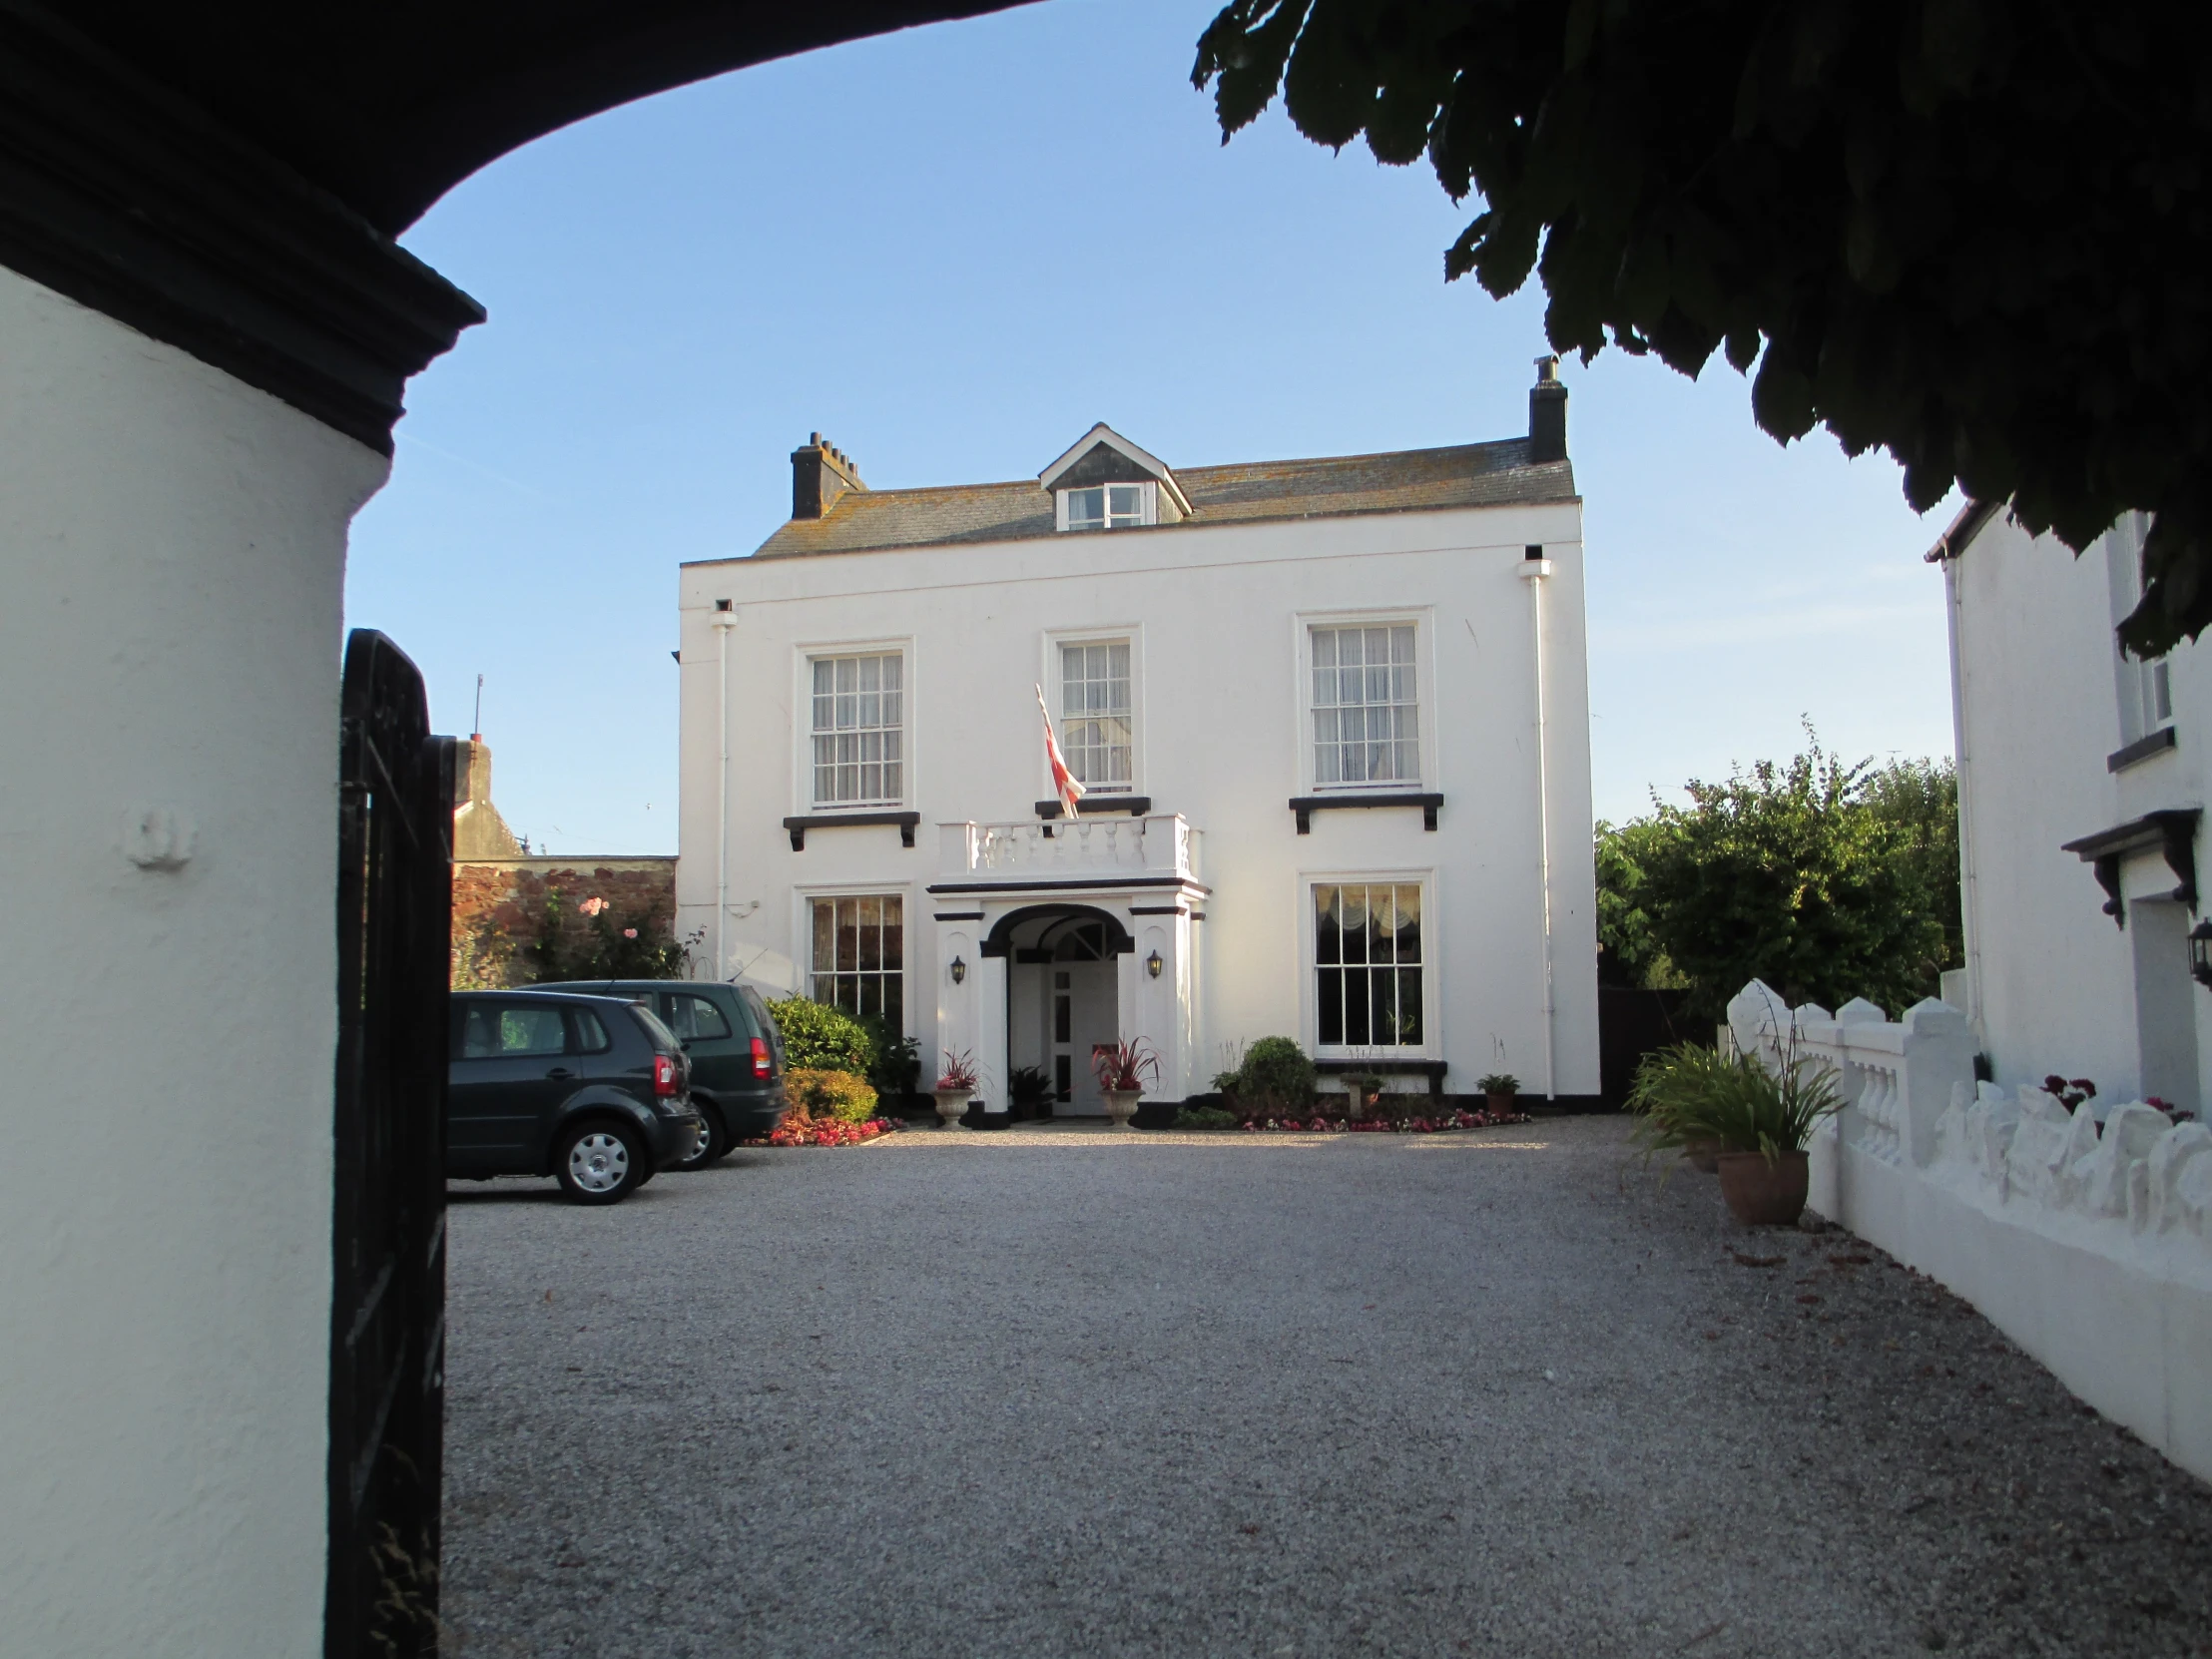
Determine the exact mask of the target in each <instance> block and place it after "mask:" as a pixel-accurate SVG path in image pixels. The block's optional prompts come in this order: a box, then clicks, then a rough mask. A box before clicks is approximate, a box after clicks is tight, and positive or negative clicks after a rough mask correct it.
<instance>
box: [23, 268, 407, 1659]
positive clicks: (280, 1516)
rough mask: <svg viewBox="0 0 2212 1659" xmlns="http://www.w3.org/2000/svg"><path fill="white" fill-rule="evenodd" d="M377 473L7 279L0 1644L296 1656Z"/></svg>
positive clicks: (301, 426)
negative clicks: (344, 829) (347, 607)
mask: <svg viewBox="0 0 2212 1659" xmlns="http://www.w3.org/2000/svg"><path fill="white" fill-rule="evenodd" d="M387 465H388V463H387V462H386V461H385V460H384V458H383V457H382V456H380V455H377V454H374V453H373V452H371V451H370V450H368V449H366V448H364V447H362V446H361V445H359V444H356V443H354V442H353V441H351V440H350V439H347V438H343V437H340V436H338V435H336V434H335V433H333V432H332V431H330V430H329V429H328V428H326V427H324V426H322V425H320V424H319V423H318V422H316V421H314V420H312V419H310V418H309V417H307V416H306V415H303V414H301V413H299V412H297V411H296V410H294V409H292V408H290V407H288V406H286V405H285V404H283V403H280V402H278V401H277V399H275V398H273V397H269V396H267V395H265V394H263V393H261V392H258V391H255V390H252V389H250V388H249V387H247V386H245V385H244V384H242V383H241V382H239V381H236V380H234V379H232V378H230V377H229V376H228V375H225V374H223V373H222V372H220V371H219V370H217V369H214V368H211V367H209V366H207V365H206V364H204V363H202V362H200V361H198V360H197V359H195V358H193V357H190V356H188V355H186V354H185V353H184V352H182V351H178V350H176V349H173V348H172V347H170V346H167V345H163V344H159V343H157V342H155V341H153V340H150V339H148V338H146V337H145V336H143V335H141V334H138V333H135V332H133V331H132V330H131V329H129V328H126V327H124V326H123V325H121V324H120V323H117V322H115V321H113V320H111V319H109V318H108V317H106V316H103V315H101V314H99V313H98V312H95V311H92V310H88V309H86V308H85V307H83V306H80V305H78V304H76V303H74V302H72V301H70V300H68V299H64V298H61V297H59V296H58V295H56V294H54V293H52V292H51V291H49V290H47V289H45V288H42V287H40V286H39V285H37V284H36V283H33V282H30V281H28V280H26V279H25V278H23V277H18V276H16V275H15V274H13V273H11V272H7V271H0V572H4V573H5V578H6V585H5V590H4V596H0V779H5V780H6V783H5V785H4V786H0V871H4V875H5V880H4V886H0V1054H4V1055H5V1056H6V1061H7V1063H6V1068H5V1074H4V1075H5V1082H4V1084H0V1087H4V1089H5V1093H4V1094H0V1142H4V1143H5V1145H6V1148H7V1154H6V1158H7V1167H8V1180H7V1186H6V1199H5V1202H4V1203H0V1261H4V1262H5V1263H6V1265H7V1266H6V1271H5V1272H4V1273H0V1610H4V1611H0V1652H5V1653H7V1654H9V1655H15V1654H23V1655H38V1656H39V1659H74V1656H86V1659H91V1656H100V1659H108V1656H112V1655H117V1654H131V1655H134V1656H140V1659H143V1656H151V1655H169V1654H174V1655H179V1656H185V1655H190V1656H194V1659H204V1656H207V1655H215V1654H223V1655H237V1656H241V1659H244V1656H248V1655H269V1654H282V1655H298V1656H301V1659H304V1656H307V1655H310V1654H316V1653H319V1652H320V1651H321V1612H322V1591H323V1570H324V1531H325V1517H324V1500H323V1493H324V1474H323V1469H324V1435H325V1413H326V1410H327V1385H326V1371H327V1349H328V1342H329V1280H330V1258H329V1231H330V1180H331V1166H330V1128H331V1124H330V1110H331V1107H330V1099H331V1060H332V1044H333V1041H334V1022H335V999H334V996H333V994H332V991H333V986H334V984H335V973H336V959H335V945H334V941H333V911H332V902H333V901H332V892H333V885H332V870H333V860H334V849H335V841H336V808H335V799H336V796H335V784H336V762H337V691H338V648H339V628H340V609H339V595H340V584H341V579H342V576H343V569H344V557H345V536H346V525H347V522H348V520H349V519H350V518H351V517H352V515H353V513H354V511H355V510H356V509H357V508H358V507H359V506H360V504H361V503H362V502H363V501H365V500H366V499H367V498H368V496H369V495H370V494H371V493H373V492H374V490H375V489H376V488H377V487H378V485H379V484H381V482H382V481H383V478H384V475H385V471H386V468H387ZM188 852H189V856H184V854H186V853H188ZM134 854H135V858H134ZM180 859H181V861H180Z"/></svg>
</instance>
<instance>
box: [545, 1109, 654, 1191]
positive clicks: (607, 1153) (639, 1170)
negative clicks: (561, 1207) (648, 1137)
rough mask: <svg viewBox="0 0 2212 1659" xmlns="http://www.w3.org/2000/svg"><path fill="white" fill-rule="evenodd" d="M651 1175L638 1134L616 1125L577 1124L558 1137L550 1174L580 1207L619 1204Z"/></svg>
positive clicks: (599, 1123) (607, 1123) (609, 1123)
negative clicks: (559, 1138) (558, 1143)
mask: <svg viewBox="0 0 2212 1659" xmlns="http://www.w3.org/2000/svg"><path fill="white" fill-rule="evenodd" d="M650 1173H651V1170H650V1167H649V1164H648V1161H647V1158H646V1152H645V1146H644V1143H643V1142H642V1141H641V1140H640V1139H639V1138H638V1134H637V1131H636V1130H634V1129H626V1128H624V1127H623V1126H622V1125H621V1124H619V1123H613V1122H608V1121H601V1122H597V1123H585V1124H579V1125H577V1127H575V1128H574V1129H571V1130H570V1131H569V1132H568V1133H567V1134H565V1135H563V1136H562V1137H561V1141H560V1145H559V1146H558V1147H556V1148H555V1149H554V1153H553V1174H554V1176H555V1177H556V1178H557V1179H558V1180H559V1181H560V1183H561V1189H562V1191H564V1192H566V1193H567V1194H568V1196H569V1197H570V1198H572V1199H574V1200H575V1201H576V1202H577V1203H579V1204H619V1203H621V1202H622V1201H623V1200H624V1199H626V1198H628V1197H629V1196H630V1195H631V1194H632V1193H633V1192H635V1191H637V1189H638V1188H640V1187H642V1186H644V1185H645V1178H646V1177H647V1176H648V1175H649V1174H650Z"/></svg>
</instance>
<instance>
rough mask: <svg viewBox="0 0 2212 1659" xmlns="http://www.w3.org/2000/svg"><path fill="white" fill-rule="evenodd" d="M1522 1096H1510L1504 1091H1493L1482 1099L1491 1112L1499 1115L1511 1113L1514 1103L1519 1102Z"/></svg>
mask: <svg viewBox="0 0 2212 1659" xmlns="http://www.w3.org/2000/svg"><path fill="white" fill-rule="evenodd" d="M1519 1098H1520V1096H1518V1095H1516V1094H1508V1093H1507V1092H1506V1091H1505V1090H1503V1089H1492V1090H1491V1091H1490V1092H1489V1093H1488V1094H1486V1095H1484V1096H1483V1097H1482V1099H1483V1100H1484V1102H1485V1103H1487V1104H1488V1106H1489V1108H1490V1110H1491V1111H1493V1112H1498V1113H1505V1112H1510V1111H1511V1110H1512V1109H1513V1102H1514V1101H1516V1100H1518V1099H1519Z"/></svg>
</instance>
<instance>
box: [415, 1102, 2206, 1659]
mask: <svg viewBox="0 0 2212 1659" xmlns="http://www.w3.org/2000/svg"><path fill="white" fill-rule="evenodd" d="M450 1294H451V1309H450V1329H451V1338H450V1341H451V1359H450V1366H449V1382H448V1389H449V1392H448V1395H447V1399H448V1407H447V1409H448V1429H447V1454H446V1491H447V1517H446V1534H445V1538H446V1545H445V1548H446V1574H447V1579H446V1601H445V1606H446V1614H447V1618H448V1620H449V1622H450V1625H451V1629H452V1639H451V1641H450V1643H449V1646H448V1652H449V1654H451V1655H456V1656H463V1659H477V1656H487V1655H510V1654H513V1655H528V1656H531V1659H539V1656H546V1655H556V1654H590V1655H630V1654H635V1655H650V1656H661V1655H693V1654H696V1655H725V1654H730V1655H739V1654H743V1655H752V1654H794V1655H801V1654H806V1655H812V1654H865V1655H874V1654H883V1655H893V1654H895V1655H899V1656H901V1659H905V1656H925V1655H949V1656H962V1659H965V1656H970V1655H993V1654H1021V1655H1056V1654H1080V1655H1093V1654H1098V1655H1106V1654H1160V1655H1178V1656H1180V1655H1199V1654H1205V1655H1216V1654H1219V1655H1245V1654H1251V1655H1317V1656H1318V1655H1338V1654H1356V1653H1378V1654H1424V1655H1425V1654H1435V1655H1453V1654H1460V1653H1485V1654H1510V1655H1516V1656H1518V1655H1532V1656H1534V1655H1561V1656H1574V1659H1588V1656H1600V1655H1641V1654H1676V1653H1683V1654H1691V1655H1695V1656H1698V1659H1718V1656H1723V1655H1730V1656H1743V1659H1768V1656H1774V1655H1790V1656H1793V1659H1796V1656H1813V1655H1854V1656H1856V1655H1878V1654H1920V1653H1926V1652H1930V1651H1941V1652H1947V1653H1964V1654H1984V1655H1992V1656H1995V1655H2003V1656H2007V1659H2010V1656H2015V1655H2025V1654H2048V1655H2065V1656H2069V1659H2071V1656H2081V1655H2101V1654H2114V1655H2121V1654H2124V1655H2128V1656H2130V1659H2138V1656H2140V1659H2152V1656H2160V1655H2181V1654H2206V1655H2212V1490H2208V1488H2207V1487H2205V1486H2204V1485H2203V1484H2201V1483H2199V1482H2197V1481H2195V1480H2194V1479H2192V1478H2190V1477H2189V1476H2187V1475H2185V1474H2183V1473H2181V1472H2180V1471H2179V1470H2177V1469H2175V1468H2174V1467H2173V1466H2172V1465H2170V1464H2168V1463H2167V1462H2165V1461H2164V1459H2162V1458H2161V1457H2160V1456H2159V1455H2158V1454H2157V1453H2156V1452H2154V1451H2152V1450H2150V1449H2149V1448H2148V1447H2146V1446H2144V1445H2142V1444H2141V1443H2140V1442H2139V1441H2137V1440H2136V1439H2134V1438H2133V1436H2131V1435H2129V1434H2128V1433H2127V1432H2125V1431H2124V1430H2122V1429H2120V1428H2117V1427H2115V1426H2114V1425H2112V1424H2110V1423H2108V1422H2105V1421H2103V1420H2101V1419H2100V1418H2098V1417H2096V1416H2095V1415H2093V1414H2091V1413H2089V1412H2087V1411H2086V1410H2085V1408H2084V1407H2082V1406H2080V1405H2079V1404H2078V1403H2076V1402H2075V1401H2074V1400H2073V1399H2072V1397H2071V1396H2070V1395H2068V1394H2067V1393H2066V1392H2065V1390H2064V1389H2062V1388H2061V1387H2059V1385H2058V1384H2057V1383H2054V1382H2053V1381H2052V1380H2051V1379H2050V1377H2049V1376H2048V1375H2047V1374H2045V1373H2044V1372H2043V1371H2042V1370H2041V1369H2040V1368H2039V1367H2038V1366H2036V1365H2035V1364H2034V1363H2033V1362H2032V1361H2029V1360H2028V1359H2026V1358H2025V1357H2024V1356H2022V1355H2021V1354H2019V1353H2018V1352H2017V1351H2016V1350H2015V1349H2013V1348H2012V1347H2011V1345H2009V1344H2008V1343H2006V1342H2005V1341H2003V1340H2002V1339H2001V1338H2000V1337H1998V1336H1997V1334H1996V1333H1995V1332H1994V1331H1993V1330H1992V1329H1991V1328H1990V1327H1989V1326H1988V1325H1987V1324H1986V1323H1985V1322H1983V1321H1982V1320H1981V1319H1980V1318H1979V1317H1978V1316H1976V1315H1975V1314H1973V1313H1972V1311H1971V1310H1970V1309H1968V1308H1966V1307H1965V1305H1964V1304H1962V1303H1960V1302H1958V1301H1956V1300H1955V1299H1953V1298H1951V1297H1950V1296H1948V1295H1947V1294H1946V1293H1944V1292H1942V1291H1940V1290H1939V1289H1937V1288H1936V1286H1934V1285H1933V1284H1932V1283H1931V1282H1929V1281H1927V1280H1925V1279H1921V1278H1919V1277H1917V1276H1915V1275H1913V1274H1911V1273H1908V1272H1907V1271H1905V1270H1904V1269H1902V1268H1900V1267H1898V1266H1897V1265H1896V1264H1895V1263H1893V1262H1891V1261H1890V1260H1888V1259H1887V1258H1886V1257H1884V1256H1882V1255H1881V1254H1880V1253H1878V1252H1875V1251H1873V1250H1871V1249H1869V1248H1867V1247H1865V1246H1863V1245H1861V1244H1859V1243H1858V1242H1857V1241H1855V1240H1853V1239H1852V1238H1851V1237H1850V1236H1848V1235H1845V1234H1839V1233H1834V1232H1831V1233H1827V1234H1824V1235H1818V1236H1810V1235H1806V1234H1803V1233H1799V1232H1795V1231H1790V1232H1779V1231H1760V1232H1747V1231H1744V1230H1742V1229H1739V1228H1737V1227H1736V1226H1735V1225H1734V1224H1733V1223H1732V1222H1730V1221H1729V1220H1728V1218H1727V1215H1726V1212H1725V1211H1724V1210H1723V1208H1722V1206H1721V1202H1720V1198H1719V1195H1718V1193H1717V1191H1716V1190H1715V1184H1714V1183H1713V1181H1712V1179H1711V1178H1710V1177H1704V1176H1699V1175H1696V1174H1694V1173H1693V1172H1691V1171H1689V1170H1687V1169H1684V1170H1682V1171H1680V1172H1679V1173H1677V1174H1676V1175H1674V1176H1673V1177H1672V1179H1671V1180H1669V1181H1667V1182H1666V1183H1664V1184H1662V1183H1661V1182H1660V1180H1659V1179H1658V1176H1657V1174H1656V1172H1655V1171H1654V1170H1650V1169H1647V1168H1645V1167H1644V1166H1643V1165H1642V1164H1640V1163H1638V1162H1635V1161H1634V1160H1633V1159H1632V1158H1630V1157H1629V1156H1628V1154H1627V1152H1626V1149H1625V1131H1624V1127H1623V1125H1622V1124H1621V1123H1620V1122H1619V1120H1617V1119H1603V1118H1579V1119H1562V1120H1555V1121H1550V1122H1541V1123H1538V1124H1535V1125H1533V1126H1529V1127H1524V1128H1521V1129H1496V1130H1485V1131H1480V1132H1476V1133H1471V1134H1454V1135H1445V1136H1435V1137H1425V1136H1367V1135H1354V1136H1335V1137H1305V1136H1258V1135H1246V1136H1197V1135H1158V1134H1146V1133H1142V1132H1125V1133H1122V1134H1119V1135H1117V1134H1113V1133H1111V1132H1108V1131H1103V1130H1078V1129H1070V1128H1058V1129H1049V1130H1021V1131H1013V1132H1009V1133H1005V1134H998V1135H977V1134H966V1133H961V1132H933V1131H915V1132H912V1133H908V1134H905V1135H900V1136H896V1137H892V1138H891V1139H889V1140H886V1141H885V1142H882V1143H880V1144H878V1145H875V1146H870V1147H865V1148H859V1149H844V1150H807V1151H784V1152H768V1151H748V1152H741V1153H738V1154H737V1155H735V1156H734V1157H732V1158H731V1159H730V1160H729V1161H728V1162H727V1163H725V1164H723V1165H721V1166H718V1167H717V1168H715V1169H713V1170H710V1171H707V1172H704V1173H702V1174H698V1175H692V1176H684V1175H667V1176H663V1177H662V1178H661V1179H659V1180H658V1181H656V1182H655V1183H654V1184H653V1185H652V1186H650V1187H648V1188H647V1189H646V1190H645V1191H644V1192H642V1193H640V1194H638V1195H637V1196H636V1197H635V1198H634V1199H632V1200H631V1201H630V1202H629V1203H627V1204H623V1205H620V1206H617V1207H615V1208H613V1209H607V1210H587V1209H581V1208H575V1207H572V1206H570V1205H568V1204H566V1203H564V1202H562V1201H561V1200H560V1199H559V1198H558V1197H557V1195H556V1193H555V1190H554V1188H553V1187H552V1185H551V1184H550V1183H523V1182H501V1183H496V1184H494V1185H492V1186H491V1187H489V1188H484V1187H471V1186H467V1185H456V1186H455V1188H454V1189H453V1208H452V1284H451V1293H450Z"/></svg>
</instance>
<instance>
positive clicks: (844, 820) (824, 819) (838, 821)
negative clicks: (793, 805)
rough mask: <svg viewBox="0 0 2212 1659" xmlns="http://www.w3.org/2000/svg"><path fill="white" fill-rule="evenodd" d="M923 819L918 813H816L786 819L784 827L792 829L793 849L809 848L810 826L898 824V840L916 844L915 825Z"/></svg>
mask: <svg viewBox="0 0 2212 1659" xmlns="http://www.w3.org/2000/svg"><path fill="white" fill-rule="evenodd" d="M920 823H921V815H920V814H919V813H814V814H810V815H809V816H807V817H804V818H788V819H786V820H784V828H785V829H786V830H790V831H791V836H792V850H793V851H794V852H804V851H806V850H807V831H808V830H842V829H846V828H852V829H858V828H861V827H863V826H866V825H893V824H894V825H896V826H897V827H898V844H899V845H900V846H911V845H913V844H914V828H915V826H917V825H918V824H920Z"/></svg>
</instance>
